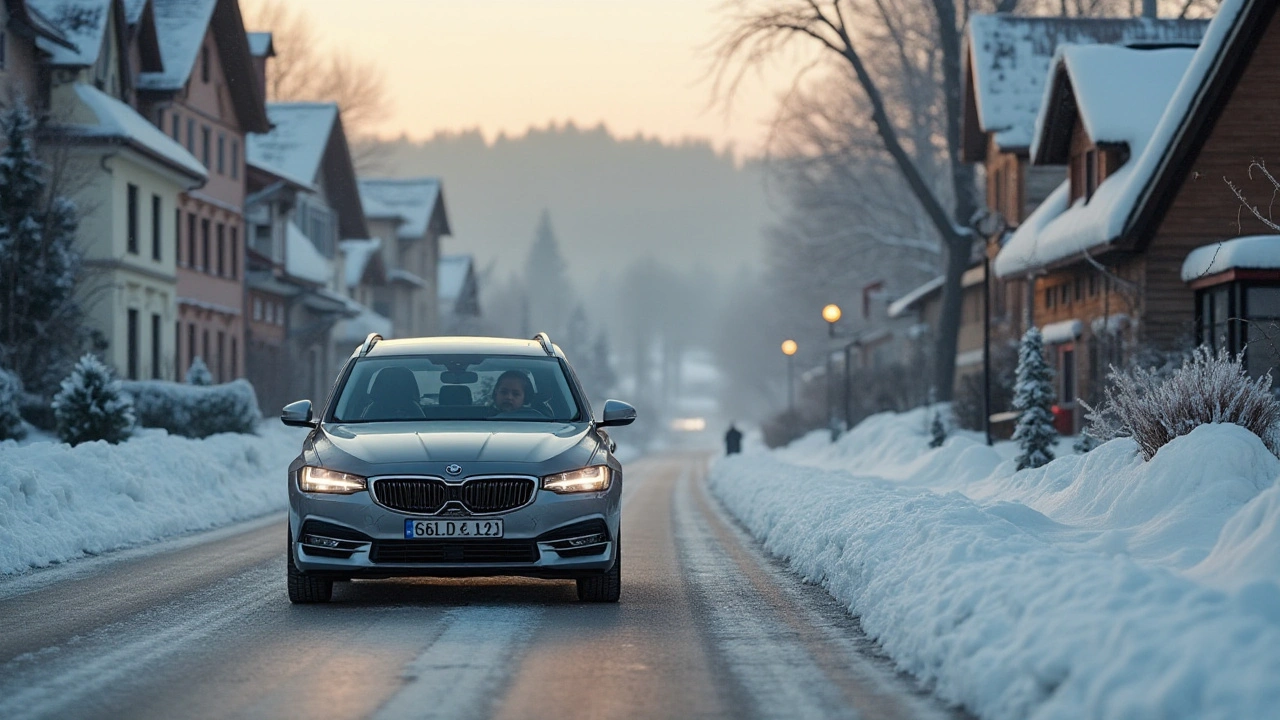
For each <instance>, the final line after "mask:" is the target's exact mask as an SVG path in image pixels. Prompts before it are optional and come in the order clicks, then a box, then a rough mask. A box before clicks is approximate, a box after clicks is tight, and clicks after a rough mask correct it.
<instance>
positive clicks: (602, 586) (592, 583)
mask: <svg viewBox="0 0 1280 720" xmlns="http://www.w3.org/2000/svg"><path fill="white" fill-rule="evenodd" d="M615 547H616V548H617V550H616V551H615V557H614V559H613V567H611V568H609V569H608V570H606V571H604V572H602V573H600V574H599V575H593V576H592V577H586V578H578V599H579V600H581V601H582V602H598V603H616V602H618V597H619V596H620V595H621V594H622V537H621V536H619V537H618V539H617V542H616V545H615Z"/></svg>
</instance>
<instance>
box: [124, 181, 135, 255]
mask: <svg viewBox="0 0 1280 720" xmlns="http://www.w3.org/2000/svg"><path fill="white" fill-rule="evenodd" d="M128 194H129V209H128V210H127V212H128V218H129V238H128V240H129V252H130V253H132V254H134V255H137V254H138V186H137V185H134V184H133V183H129V184H128Z"/></svg>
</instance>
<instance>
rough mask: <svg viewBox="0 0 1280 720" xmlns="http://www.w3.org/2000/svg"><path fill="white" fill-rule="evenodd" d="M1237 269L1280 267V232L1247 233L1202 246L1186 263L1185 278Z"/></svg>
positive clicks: (1276, 268) (1193, 279) (1271, 268)
mask: <svg viewBox="0 0 1280 720" xmlns="http://www.w3.org/2000/svg"><path fill="white" fill-rule="evenodd" d="M1235 269H1248V270H1280V235H1247V236H1245V237H1238V238H1232V239H1230V240H1224V241H1222V242H1219V243H1213V244H1211V245H1205V246H1204V247H1198V248H1196V249H1195V250H1192V251H1191V253H1190V254H1189V255H1187V259H1186V260H1185V261H1184V262H1183V263H1182V281H1183V282H1188V283H1189V282H1192V281H1195V280H1199V279H1200V278H1203V277H1207V276H1209V275H1216V274H1218V273H1220V272H1226V271H1227V270H1235Z"/></svg>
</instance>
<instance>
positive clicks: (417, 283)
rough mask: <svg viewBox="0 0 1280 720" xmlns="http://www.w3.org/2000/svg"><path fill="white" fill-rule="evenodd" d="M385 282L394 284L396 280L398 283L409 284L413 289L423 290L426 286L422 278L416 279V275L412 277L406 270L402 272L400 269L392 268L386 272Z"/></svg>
mask: <svg viewBox="0 0 1280 720" xmlns="http://www.w3.org/2000/svg"><path fill="white" fill-rule="evenodd" d="M387 280H389V281H391V282H395V281H397V280H398V281H400V282H404V283H409V284H410V285H413V286H414V287H420V288H424V287H426V286H427V281H426V280H423V279H422V278H420V277H418V276H417V275H414V274H413V273H411V272H409V271H408V270H404V269H401V268H392V269H390V270H388V271H387Z"/></svg>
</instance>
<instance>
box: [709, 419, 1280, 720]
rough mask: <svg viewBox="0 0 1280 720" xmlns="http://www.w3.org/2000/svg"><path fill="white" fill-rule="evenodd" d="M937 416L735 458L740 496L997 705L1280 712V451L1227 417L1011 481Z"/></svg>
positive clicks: (788, 547) (731, 485)
mask: <svg viewBox="0 0 1280 720" xmlns="http://www.w3.org/2000/svg"><path fill="white" fill-rule="evenodd" d="M925 428H926V422H925V415H924V414H923V413H922V412H914V413H907V414H904V415H891V414H887V415H880V416H876V417H873V418H870V419H868V420H867V421H866V422H864V423H863V424H862V425H860V426H858V427H857V428H855V429H854V430H853V432H851V433H849V434H847V435H846V436H845V437H843V438H841V440H840V442H838V443H836V444H834V445H832V444H830V443H827V442H825V441H824V440H823V439H822V438H821V437H815V436H810V437H808V438H804V439H802V440H800V441H798V442H797V443H795V444H793V446H792V447H790V448H787V449H783V450H779V451H775V452H761V453H757V454H749V455H745V456H737V457H733V458H722V459H720V460H718V461H717V462H716V464H715V466H714V467H713V470H712V477H711V482H712V488H713V491H714V492H715V493H716V495H717V496H718V497H719V498H720V499H721V500H722V502H724V504H725V505H726V507H728V508H729V510H730V511H731V512H732V513H734V514H735V515H736V516H737V517H738V518H739V519H740V520H741V521H742V522H743V523H744V525H746V527H747V528H748V529H749V530H750V531H751V532H752V533H753V534H755V535H756V536H757V537H759V538H761V539H762V540H763V541H764V543H765V546H766V548H767V549H768V550H769V551H770V552H773V553H774V554H776V555H779V556H782V557H784V558H786V559H787V560H789V561H790V563H791V565H792V567H793V568H795V569H796V571H797V572H799V573H801V574H802V575H803V576H805V577H806V578H808V579H810V580H812V581H815V582H819V583H821V584H822V585H823V586H825V587H826V588H827V589H828V590H829V591H830V592H831V594H832V595H834V596H835V597H836V598H838V599H839V600H840V601H841V602H843V603H845V604H846V605H847V607H848V608H849V609H850V612H851V613H853V614H855V615H858V616H859V617H860V618H861V621H862V625H863V627H864V628H865V629H866V631H867V632H868V633H869V634H870V635H871V636H873V637H875V638H876V639H877V640H878V641H879V642H880V643H881V644H882V645H883V647H884V649H885V651H886V652H887V653H888V654H889V655H891V656H892V657H893V658H894V660H895V661H896V662H897V663H898V665H899V666H900V667H902V668H903V669H905V670H907V671H909V672H911V673H912V674H914V675H915V676H916V677H918V678H920V679H922V680H923V681H924V682H926V683H927V684H928V685H930V686H931V687H933V688H934V689H935V690H936V692H937V693H938V694H939V695H940V696H941V697H943V698H944V699H946V700H949V701H953V702H956V703H961V704H963V705H964V706H966V707H967V708H969V709H970V710H971V711H973V712H975V713H976V714H978V715H979V716H980V717H983V718H1023V717H1043V718H1082V717H1090V718H1144V717H1150V718H1214V717H1219V718H1265V717H1275V715H1274V713H1275V712H1276V708H1280V682H1278V681H1277V678H1280V486H1277V485H1276V482H1275V480H1276V478H1277V477H1278V476H1280V461H1277V459H1276V458H1275V457H1273V456H1272V455H1271V454H1270V453H1268V452H1267V450H1266V448H1265V447H1264V446H1263V445H1262V443H1261V441H1259V440H1258V439H1257V438H1256V437H1255V436H1253V435H1252V434H1250V433H1248V432H1247V431H1245V430H1243V429H1241V428H1238V427H1236V426H1233V425H1218V426H1205V427H1201V428H1199V429H1197V430H1196V431H1195V432H1193V433H1192V434H1191V435H1189V436H1186V437H1183V438H1179V439H1178V440H1175V441H1174V442H1173V443H1171V444H1170V445H1169V446H1167V447H1165V448H1164V449H1162V450H1161V451H1160V453H1159V454H1157V455H1156V457H1155V458H1153V459H1152V461H1151V462H1149V463H1144V462H1142V460H1141V457H1140V456H1139V455H1138V454H1137V450H1136V446H1135V445H1134V444H1133V443H1132V442H1131V441H1129V440H1117V441H1113V442H1110V443H1107V444H1106V445H1104V446H1102V447H1100V448H1098V449H1097V450H1095V451H1094V452H1092V453H1090V454H1088V455H1085V456H1067V457H1064V458H1060V459H1059V460H1057V461H1055V462H1053V463H1051V464H1050V465H1048V466H1046V467H1044V468H1041V469H1039V470H1027V471H1022V472H1014V469H1013V463H1012V462H1011V461H1010V460H1009V459H1008V457H1007V456H1009V455H1012V448H1011V447H1009V446H1004V447H997V448H996V449H992V448H988V447H986V446H985V445H982V444H980V443H979V442H978V441H977V439H976V438H975V437H974V436H972V435H966V434H960V435H959V436H956V437H952V438H951V439H949V440H948V441H947V443H946V444H945V445H944V446H943V447H942V448H939V449H937V450H930V449H928V448H927V441H928V438H927V436H926V434H925Z"/></svg>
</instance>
